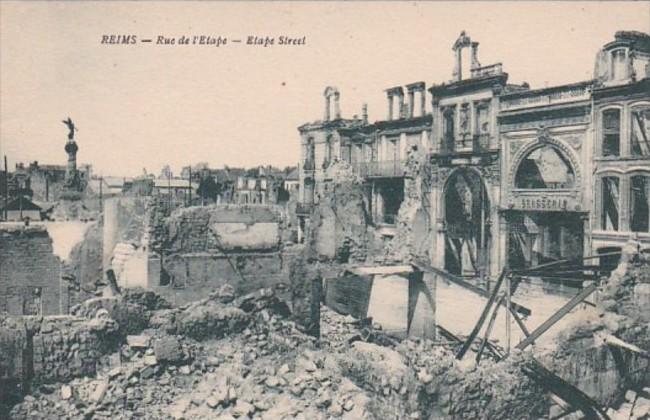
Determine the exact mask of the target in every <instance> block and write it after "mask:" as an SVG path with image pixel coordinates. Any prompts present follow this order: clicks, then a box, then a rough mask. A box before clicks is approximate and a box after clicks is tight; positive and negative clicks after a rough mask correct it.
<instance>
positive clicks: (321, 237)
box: [307, 162, 373, 262]
mask: <svg viewBox="0 0 650 420" xmlns="http://www.w3.org/2000/svg"><path fill="white" fill-rule="evenodd" d="M326 178H327V179H328V180H329V181H326V185H325V186H324V194H323V196H322V197H320V200H319V202H318V205H317V206H316V207H315V208H314V211H313V212H312V214H311V218H310V221H309V226H310V228H309V230H308V235H307V243H308V244H309V246H310V249H311V250H312V252H313V253H314V258H316V259H320V260H326V261H327V260H330V261H331V260H337V261H339V262H353V261H357V262H358V261H365V259H366V258H367V256H368V250H369V249H371V248H372V246H373V235H372V233H371V232H370V231H369V229H368V222H369V216H368V214H367V211H366V209H367V207H368V206H367V203H366V201H367V198H366V196H365V194H364V188H363V184H362V182H361V179H360V178H359V177H357V176H355V175H354V173H353V172H352V169H351V167H350V166H349V164H347V163H346V162H336V163H334V164H332V165H330V166H329V167H328V168H327V172H326Z"/></svg>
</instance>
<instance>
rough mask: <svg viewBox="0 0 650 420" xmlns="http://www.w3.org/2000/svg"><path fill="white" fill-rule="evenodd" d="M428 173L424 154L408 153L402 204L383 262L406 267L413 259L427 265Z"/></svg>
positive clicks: (428, 224)
mask: <svg viewBox="0 0 650 420" xmlns="http://www.w3.org/2000/svg"><path fill="white" fill-rule="evenodd" d="M429 169H430V168H429V164H428V163H427V162H426V155H425V154H424V153H421V152H418V151H417V150H414V149H411V150H409V151H408V157H407V162H406V170H405V174H406V177H405V180H404V201H403V202H402V205H401V206H400V209H399V212H398V213H397V219H396V221H395V227H396V229H395V236H394V237H393V238H392V240H390V242H388V244H387V246H386V250H385V260H387V261H389V262H393V263H406V262H409V261H411V259H412V258H413V257H419V258H422V259H424V260H426V261H429V250H430V249H431V248H432V243H433V235H432V234H431V228H432V225H431V215H430V204H431V203H430V200H431V198H430V194H429V193H430V185H429V183H430V179H431V176H430V173H429Z"/></svg>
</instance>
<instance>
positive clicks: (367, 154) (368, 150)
mask: <svg viewBox="0 0 650 420" xmlns="http://www.w3.org/2000/svg"><path fill="white" fill-rule="evenodd" d="M363 155H364V156H363V160H364V162H371V161H372V143H364V145H363Z"/></svg>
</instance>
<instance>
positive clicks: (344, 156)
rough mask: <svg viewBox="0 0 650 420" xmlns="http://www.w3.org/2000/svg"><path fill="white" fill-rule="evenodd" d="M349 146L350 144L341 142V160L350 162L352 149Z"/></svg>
mask: <svg viewBox="0 0 650 420" xmlns="http://www.w3.org/2000/svg"><path fill="white" fill-rule="evenodd" d="M351 148H352V146H351V145H350V143H345V144H343V143H342V144H341V160H342V161H344V162H348V163H350V162H351V159H352V157H351V155H352V149H351Z"/></svg>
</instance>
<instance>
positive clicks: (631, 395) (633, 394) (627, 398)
mask: <svg viewBox="0 0 650 420" xmlns="http://www.w3.org/2000/svg"><path fill="white" fill-rule="evenodd" d="M635 399H636V392H634V391H633V390H631V389H629V390H628V391H627V392H626V393H625V401H629V402H634V400H635Z"/></svg>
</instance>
